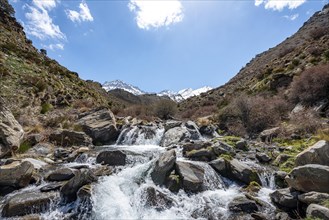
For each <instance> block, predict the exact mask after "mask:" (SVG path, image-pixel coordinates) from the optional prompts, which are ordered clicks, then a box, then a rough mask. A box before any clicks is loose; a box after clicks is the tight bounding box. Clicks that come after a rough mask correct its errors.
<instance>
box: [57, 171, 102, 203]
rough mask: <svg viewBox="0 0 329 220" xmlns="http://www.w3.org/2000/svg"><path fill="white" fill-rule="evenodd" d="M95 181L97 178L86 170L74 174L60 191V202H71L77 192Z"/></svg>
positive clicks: (75, 197)
mask: <svg viewBox="0 0 329 220" xmlns="http://www.w3.org/2000/svg"><path fill="white" fill-rule="evenodd" d="M96 181H97V177H96V176H95V175H94V174H93V173H92V172H91V171H90V170H88V169H81V170H79V171H77V172H76V173H75V176H74V177H73V178H71V179H70V180H69V181H68V182H67V183H65V184H64V186H63V187H62V188H61V190H60V194H61V197H62V200H64V201H65V202H72V201H74V200H76V199H77V192H78V190H79V189H80V188H81V187H82V186H84V185H87V184H90V183H93V182H96Z"/></svg>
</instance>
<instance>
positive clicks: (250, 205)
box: [228, 196, 258, 213]
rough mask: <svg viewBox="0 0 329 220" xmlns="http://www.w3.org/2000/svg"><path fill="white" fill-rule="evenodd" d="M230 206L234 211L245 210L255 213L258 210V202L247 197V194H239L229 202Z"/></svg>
mask: <svg viewBox="0 0 329 220" xmlns="http://www.w3.org/2000/svg"><path fill="white" fill-rule="evenodd" d="M228 208H229V210H230V211H232V212H245V213H253V212H256V211H258V207H257V205H256V202H255V201H253V200H249V199H247V198H246V197H245V196H239V197H236V198H234V199H233V200H232V201H231V202H230V203H229V204H228Z"/></svg>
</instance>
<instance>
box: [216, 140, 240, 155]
mask: <svg viewBox="0 0 329 220" xmlns="http://www.w3.org/2000/svg"><path fill="white" fill-rule="evenodd" d="M213 150H214V152H215V154H216V155H221V154H231V155H234V154H235V151H234V148H233V147H232V146H231V145H228V144H226V143H225V142H222V141H216V143H215V144H214V145H213Z"/></svg>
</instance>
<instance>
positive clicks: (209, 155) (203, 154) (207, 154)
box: [186, 147, 216, 161]
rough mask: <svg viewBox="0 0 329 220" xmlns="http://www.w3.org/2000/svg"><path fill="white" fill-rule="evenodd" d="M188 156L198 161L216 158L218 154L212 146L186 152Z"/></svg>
mask: <svg viewBox="0 0 329 220" xmlns="http://www.w3.org/2000/svg"><path fill="white" fill-rule="evenodd" d="M186 157H187V158H190V159H191V160H196V161H211V160H214V159H216V154H215V153H214V151H213V149H212V148H211V147H208V148H203V149H199V150H192V151H189V152H187V153H186Z"/></svg>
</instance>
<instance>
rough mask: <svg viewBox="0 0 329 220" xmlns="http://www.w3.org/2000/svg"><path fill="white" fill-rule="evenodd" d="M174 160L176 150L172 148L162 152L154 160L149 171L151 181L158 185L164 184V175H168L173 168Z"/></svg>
mask: <svg viewBox="0 0 329 220" xmlns="http://www.w3.org/2000/svg"><path fill="white" fill-rule="evenodd" d="M175 162H176V151H175V150H174V149H172V150H169V151H167V152H164V153H162V154H161V155H160V157H159V159H158V160H157V161H156V163H155V166H154V168H153V171H152V173H151V177H152V180H153V182H154V183H155V184H158V185H162V184H164V182H165V179H166V177H168V176H169V174H170V173H171V171H172V170H173V169H174V166H175Z"/></svg>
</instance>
